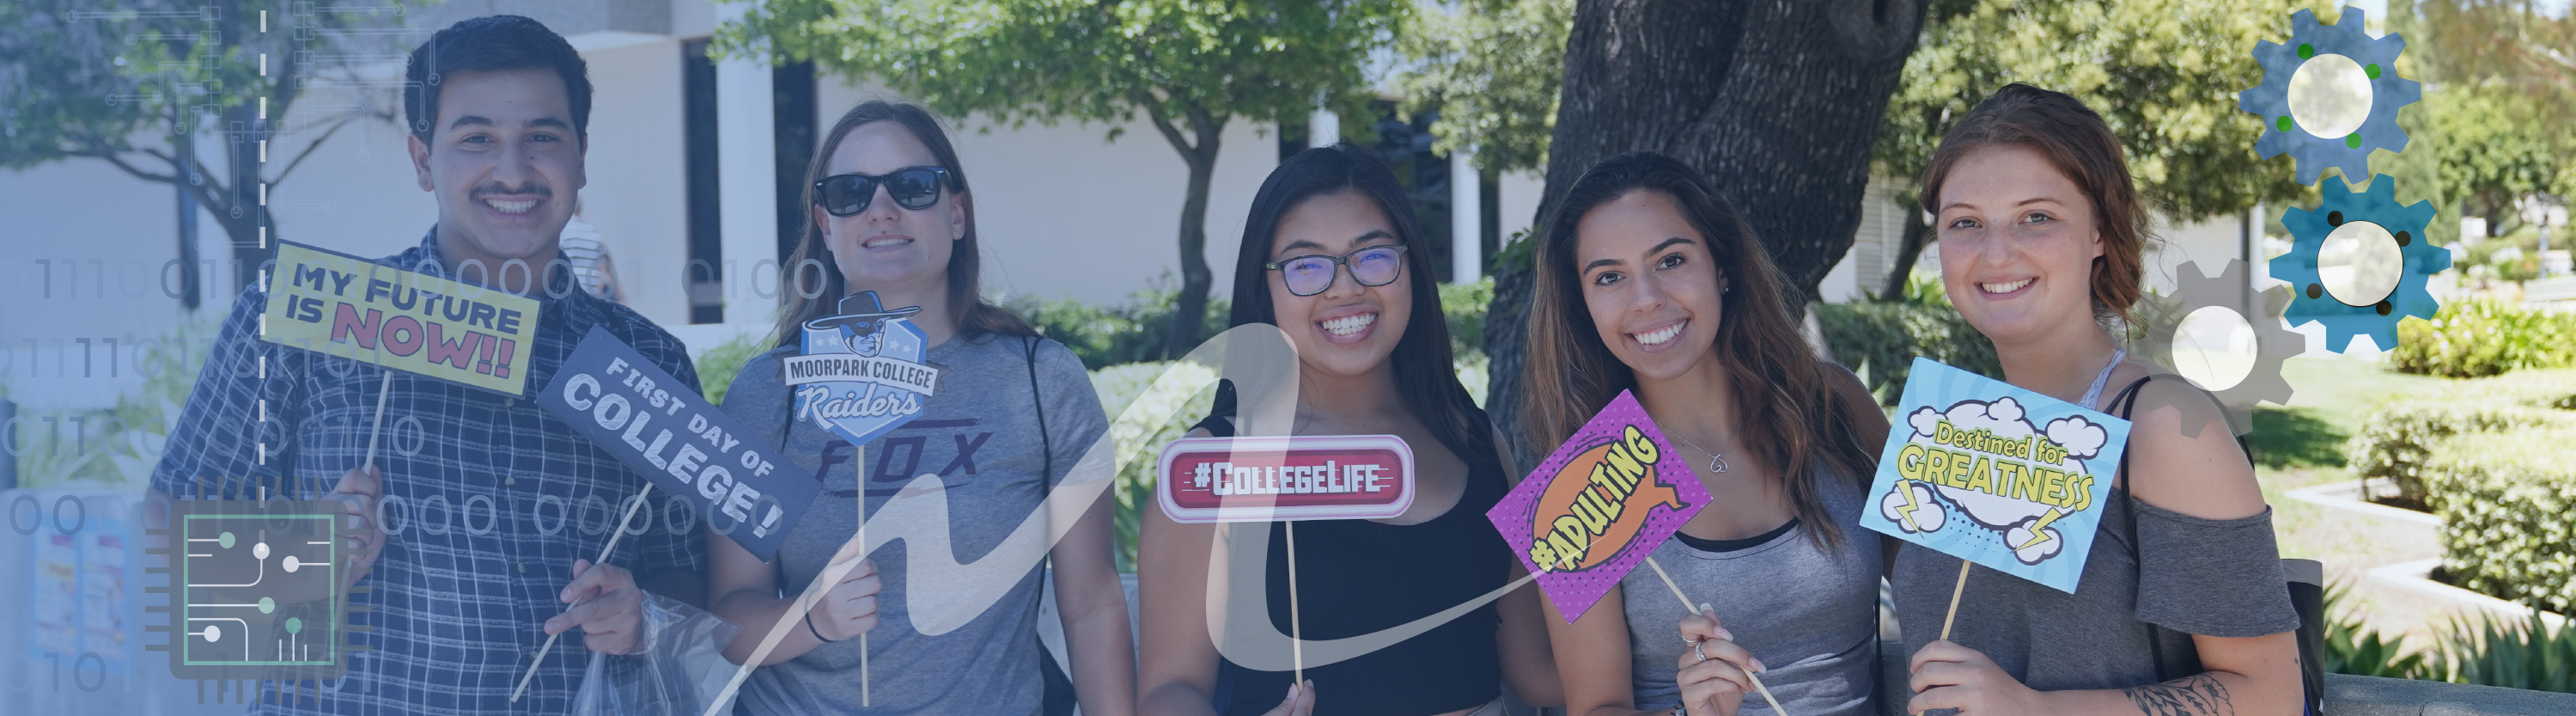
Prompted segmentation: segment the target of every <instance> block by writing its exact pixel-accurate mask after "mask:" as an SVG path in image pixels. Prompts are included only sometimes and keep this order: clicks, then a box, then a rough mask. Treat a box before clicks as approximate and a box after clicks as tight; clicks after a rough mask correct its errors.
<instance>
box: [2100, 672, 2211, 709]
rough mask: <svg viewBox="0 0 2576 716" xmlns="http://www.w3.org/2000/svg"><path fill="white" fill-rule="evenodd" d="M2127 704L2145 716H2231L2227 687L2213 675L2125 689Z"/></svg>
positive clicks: (2201, 675)
mask: <svg viewBox="0 0 2576 716" xmlns="http://www.w3.org/2000/svg"><path fill="white" fill-rule="evenodd" d="M2122 693H2124V694H2127V695H2128V697H2129V703H2132V704H2136V705H2137V707H2138V711H2139V712H2140V713H2144V714H2146V715H2147V716H2233V715H2234V714H2235V713H2236V705H2235V704H2234V703H2232V702H2230V701H2228V697H2227V685H2226V684H2224V683H2220V682H2219V680H2218V677H2217V676H2215V675H2212V674H2200V675H2198V676H2193V677H2190V678H2185V679H2177V680H2174V681H2167V682H2164V683H2161V684H2148V685H2145V686H2139V687H2134V688H2130V689H2125V690H2123V691H2122Z"/></svg>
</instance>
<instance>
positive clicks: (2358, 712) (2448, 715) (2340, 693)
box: [1878, 642, 2576, 716]
mask: <svg viewBox="0 0 2576 716" xmlns="http://www.w3.org/2000/svg"><path fill="white" fill-rule="evenodd" d="M1904 652H1905V644H1904V643H1903V642H1880V643H1879V672H1878V673H1879V713H1880V714H1881V715H1882V716H1902V715H1903V712H1904V709H1905V696H1906V689H1905V681H1906V672H1905V655H1904ZM2325 713H2326V715H2327V716H2571V715H2576V694H2559V693H2550V692H2547V691H2525V690H2522V689H2505V688H2497V687H2493V686H2469V685H2466V684H2450V683H2443V682H2439V681H2410V680H2406V679H2382V678H2378V677H2371V676H2349V675H2345V674H2327V675H2326V710H2325Z"/></svg>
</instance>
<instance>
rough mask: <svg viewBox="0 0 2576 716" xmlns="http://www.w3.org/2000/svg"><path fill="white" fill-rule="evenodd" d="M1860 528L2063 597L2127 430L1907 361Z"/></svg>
mask: <svg viewBox="0 0 2576 716" xmlns="http://www.w3.org/2000/svg"><path fill="white" fill-rule="evenodd" d="M1898 407H1899V411H1898V412H1897V414H1896V424H1895V425H1894V426H1893V429H1891V430H1890V431H1888V436H1887V448H1886V450H1884V451H1882V452H1880V454H1879V458H1878V475H1877V477H1876V479H1874V480H1872V481H1871V482H1870V487H1869V495H1870V502H1869V503H1868V504H1869V507H1870V509H1867V510H1864V511H1862V513H1861V519H1860V522H1861V526H1863V527H1867V528H1870V529H1873V530H1877V531H1879V532H1883V533H1886V534H1888V535H1890V536H1893V537H1895V538H1897V539H1901V540H1905V541H1908V542H1913V543H1915V544H1920V545H1923V546H1925V547H1930V548H1932V549H1936V550H1940V551H1942V552H1943V553H1946V554H1949V555H1952V556H1955V557H1958V558H1960V559H1964V560H1968V561H1970V562H1975V563H1977V564H1982V565H1985V566H1988V567H1992V568H1994V569H1995V571H1999V572H2003V573H2005V574H2010V575H2013V576H2017V577H2021V578H2023V579H2028V580H2030V581H2033V582H2038V583H2040V584H2044V585H2048V586H2049V587H2052V588H2055V589H2057V590H2058V591H2062V592H2066V593H2069V594H2072V593H2074V592H2075V584H2076V582H2077V581H2078V580H2080V579H2081V578H2082V577H2083V576H2084V558H2085V556H2086V555H2088V554H2090V553H2091V550H2092V548H2093V534H2094V530H2095V528H2096V527H2098V526H2100V525H2101V523H2102V513H2103V511H2104V505H2105V504H2106V503H2107V502H2108V500H2109V498H2110V494H2111V481H2112V479H2113V478H2114V477H2115V475H2116V473H2117V472H2118V470H2119V465H2120V453H2121V451H2122V450H2123V449H2125V448H2126V447H2127V446H2128V440H2129V421H2126V420H2121V419H2119V418H2114V417H2111V416H2109V415H2104V414H2102V413H2100V412H2096V411H2093V410H2090V409H2086V408H2083V407H2079V406H2077V405H2075V404H2073V403H2068V402H2066V401H2063V400H2058V399H2056V398H2051V397H2048V396H2045V395H2041V394H2038V393H2034V392H2031V391H2028V390H2024V389H2021V388H2018V387H2014V386H2013V385H2011V384H2009V383H2005V382H2003V381H1999V380H1994V379H1992V378H1987V377H1985V376H1981V375H1977V374H1975V373H1970V372H1967V371H1964V370H1959V369H1957V368H1952V367H1950V366H1947V365H1942V364H1941V363H1939V362H1935V361H1933V360H1930V359H1927V358H1916V359H1914V368H1913V372H1912V373H1911V376H1910V377H1909V378H1907V379H1906V383H1905V398H1904V400H1903V401H1902V402H1900V403H1899V404H1898Z"/></svg>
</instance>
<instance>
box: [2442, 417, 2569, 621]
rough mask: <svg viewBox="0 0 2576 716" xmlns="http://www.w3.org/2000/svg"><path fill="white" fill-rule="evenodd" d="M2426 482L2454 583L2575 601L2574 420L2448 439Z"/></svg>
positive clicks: (2553, 605)
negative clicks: (2437, 514) (2438, 516)
mask: <svg viewBox="0 0 2576 716" xmlns="http://www.w3.org/2000/svg"><path fill="white" fill-rule="evenodd" d="M2424 478H2425V485H2426V487H2427V488H2428V489H2429V494H2430V495H2431V502H2432V506H2433V508H2434V511H2435V512H2438V513H2440V514H2441V515H2442V532H2441V538H2442V571H2443V573H2444V575H2445V576H2446V577H2447V578H2448V579H2449V581H2450V582H2451V583H2452V584H2455V585H2458V586H2460V587H2463V588H2466V589H2470V590H2474V591H2477V592H2481V593H2484V594H2487V595H2490V596H2494V597H2496V598H2499V599H2506V600H2511V601H2517V602H2525V603H2531V604H2536V605H2538V606H2539V607H2540V608H2542V609H2548V610H2551V611H2558V612H2566V611H2568V608H2569V607H2571V606H2576V421H2566V420H2554V421H2550V422H2547V423H2543V424H2539V425H2533V426H2529V427H2524V428H2519V429H2514V430H2507V431H2500V432H2490V433H2475V434H2468V435H2461V436H2458V437H2454V438H2451V439H2449V440H2448V441H2445V442H2444V443H2443V444H2442V445H2441V446H2440V447H2439V449H2438V450H2437V451H2436V452H2435V455H2434V457H2433V458H2432V459H2431V460H2429V461H2427V463H2426V465H2425V468H2424Z"/></svg>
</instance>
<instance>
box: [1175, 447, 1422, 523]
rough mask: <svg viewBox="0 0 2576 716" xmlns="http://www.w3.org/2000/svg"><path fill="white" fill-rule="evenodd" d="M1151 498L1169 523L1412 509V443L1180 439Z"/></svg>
mask: <svg viewBox="0 0 2576 716" xmlns="http://www.w3.org/2000/svg"><path fill="white" fill-rule="evenodd" d="M1160 474H1161V476H1162V479H1161V480H1160V481H1159V482H1160V483H1161V484H1159V485H1158V486H1156V488H1155V490H1154V493H1155V501H1157V502H1159V503H1161V504H1162V506H1163V514H1164V515H1167V516H1169V517H1171V518H1172V521H1174V522H1250V521H1266V520H1354V519H1356V520H1366V519H1384V518H1389V517H1394V516H1396V515H1401V514H1404V511H1405V509H1407V508H1410V507H1412V506H1413V448H1412V447H1410V446H1407V445H1405V444H1404V439H1403V438H1399V437H1396V436H1393V435H1323V436H1287V437H1239V438H1182V439H1179V440H1174V441H1172V442H1171V444H1170V445H1166V446H1164V447H1163V460H1162V471H1161V473H1160Z"/></svg>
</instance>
